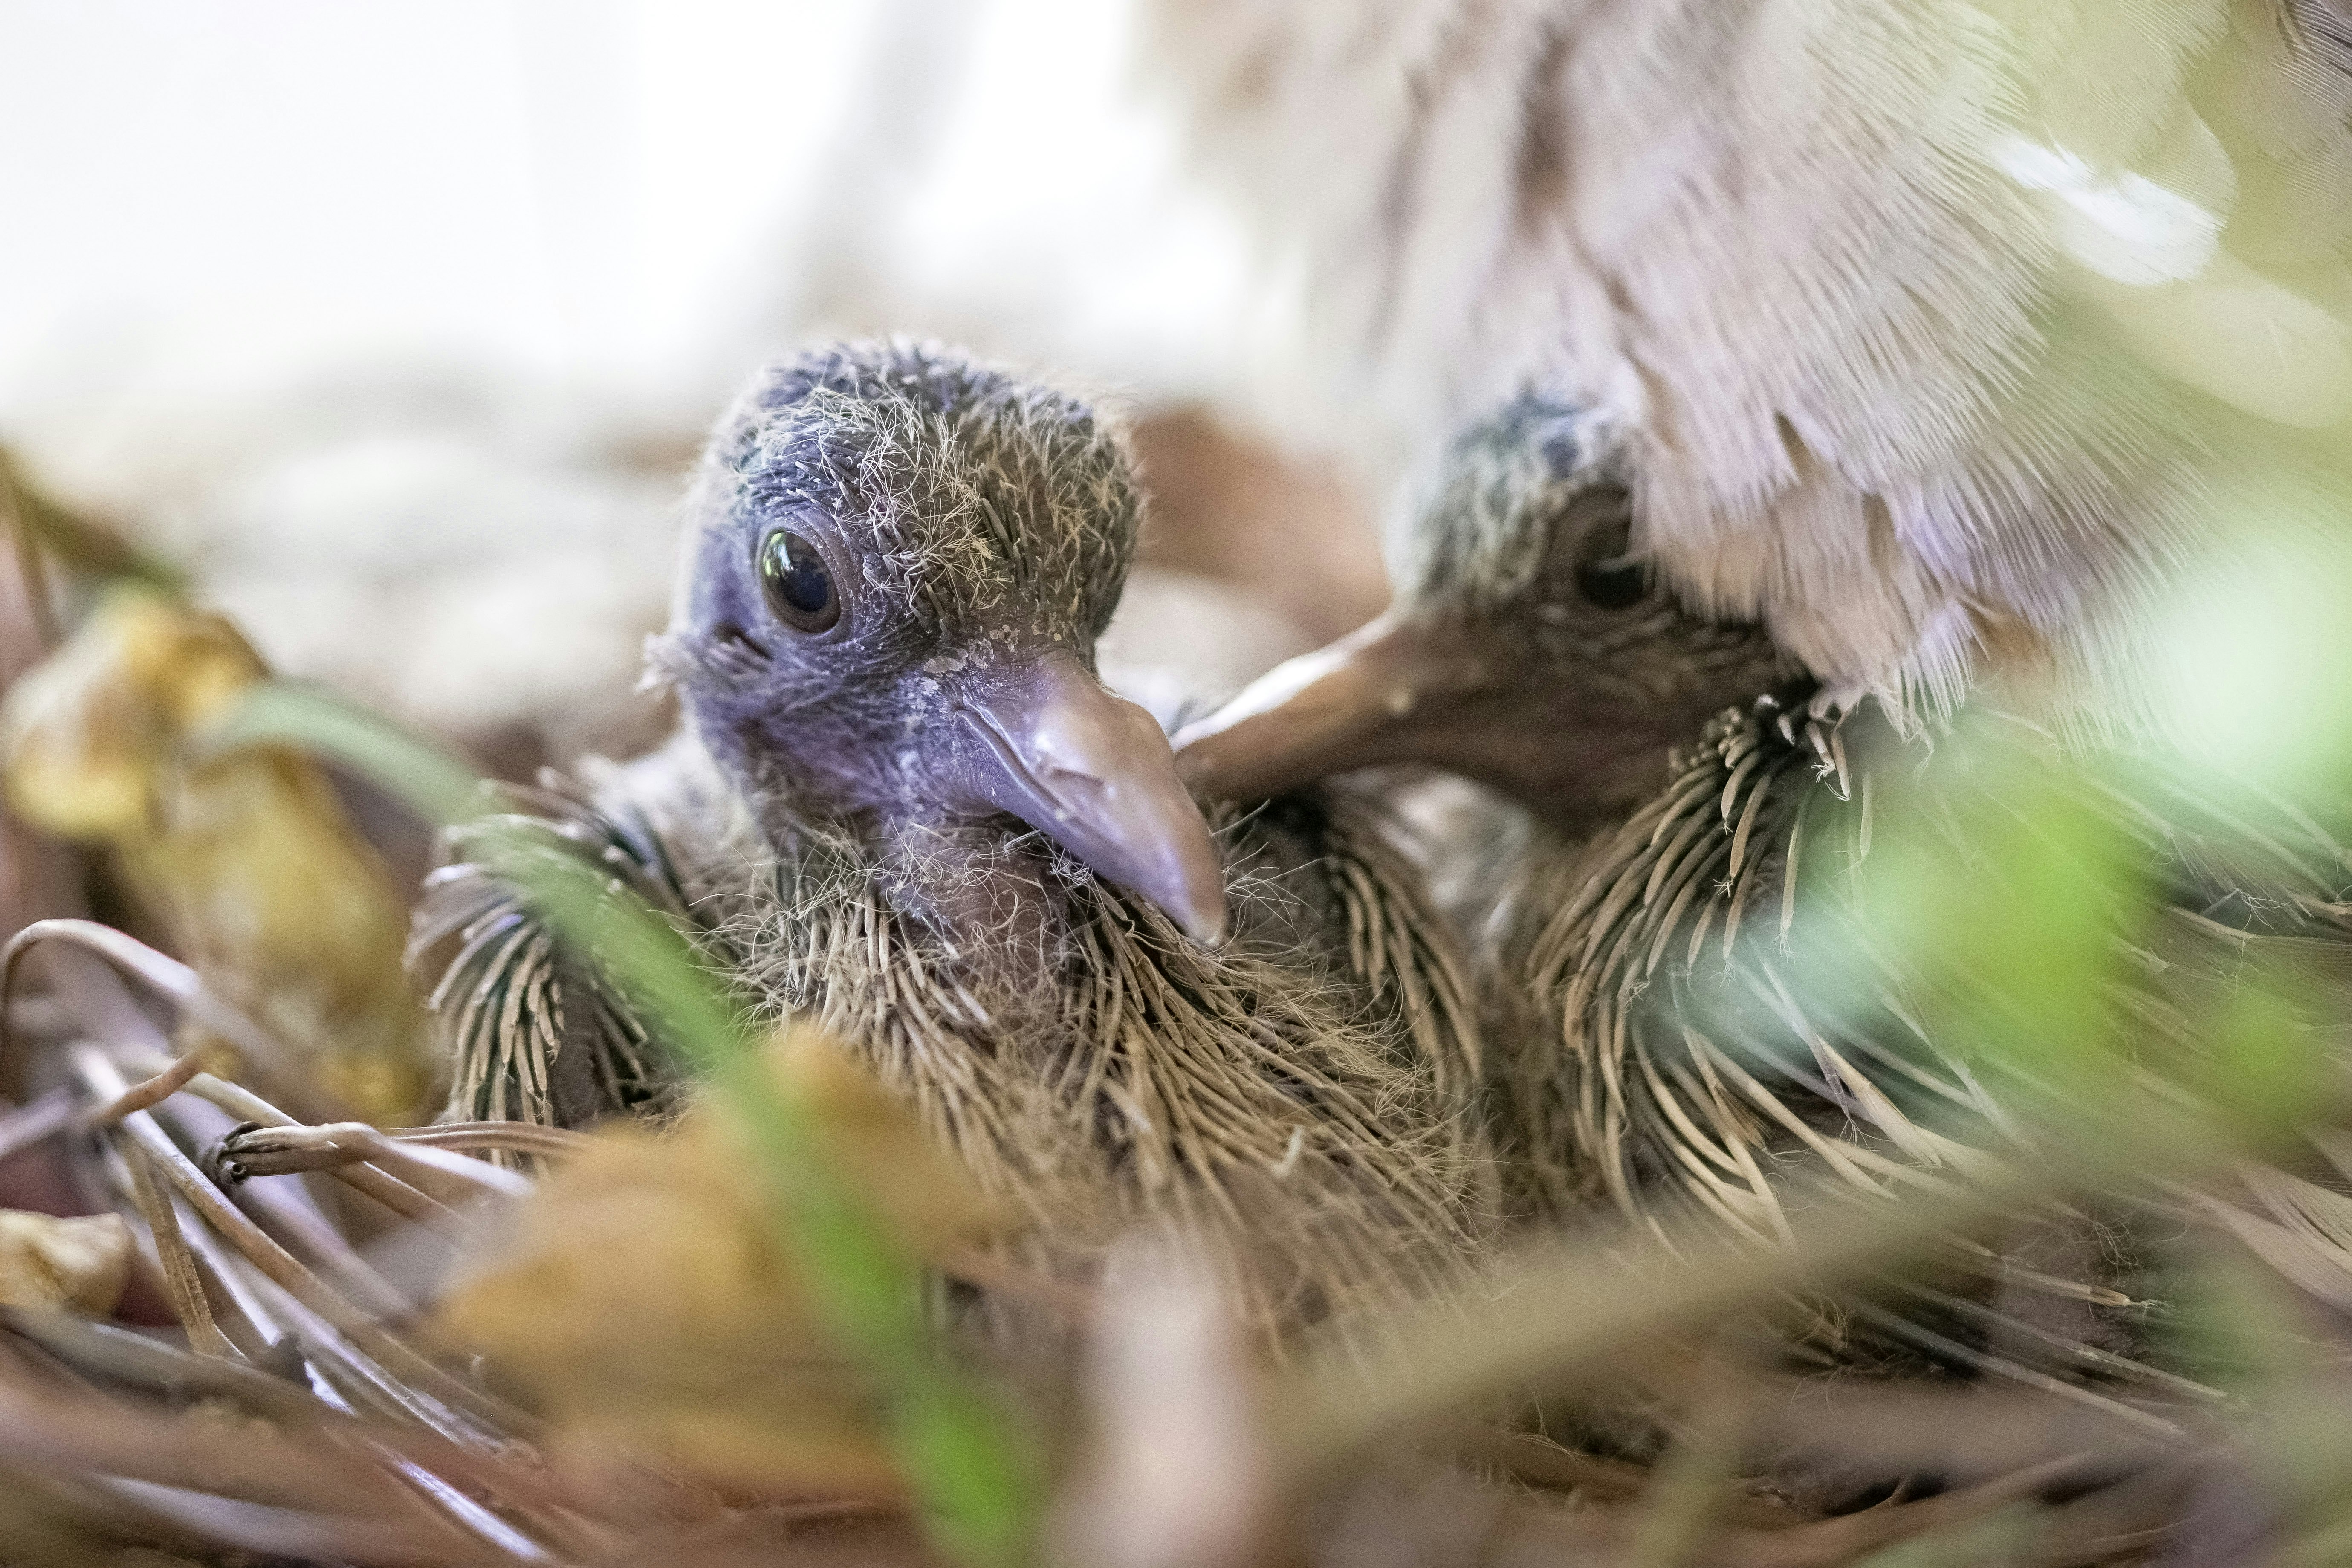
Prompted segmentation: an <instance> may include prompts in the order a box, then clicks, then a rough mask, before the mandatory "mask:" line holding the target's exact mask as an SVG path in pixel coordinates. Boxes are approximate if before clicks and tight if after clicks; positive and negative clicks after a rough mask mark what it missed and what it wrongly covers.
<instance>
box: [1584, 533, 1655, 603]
mask: <svg viewBox="0 0 2352 1568" xmlns="http://www.w3.org/2000/svg"><path fill="white" fill-rule="evenodd" d="M1632 547H1633V524H1632V523H1631V522H1629V521H1621V522H1616V523H1612V524H1609V525H1607V526H1605V527H1601V528H1597V529H1595V530H1593V531H1592V534H1591V537H1590V538H1589V539H1587V540H1586V542H1585V547H1584V560H1583V562H1582V563H1581V564H1580V565H1579V566H1578V567H1577V569H1576V591H1577V592H1578V593H1580V594H1581V595H1584V600H1585V603H1587V604H1589V605H1598V606H1599V607H1601V609H1604V610H1625V609H1631V608H1632V607H1633V606H1634V605H1638V604H1640V603H1641V602H1642V597H1643V595H1645V594H1647V593H1648V592H1649V591H1650V574H1649V570H1648V568H1646V567H1644V566H1643V564H1642V563H1640V562H1639V561H1633V560H1629V559H1627V558H1626V554H1625V552H1626V551H1627V550H1629V549H1631V548H1632Z"/></svg>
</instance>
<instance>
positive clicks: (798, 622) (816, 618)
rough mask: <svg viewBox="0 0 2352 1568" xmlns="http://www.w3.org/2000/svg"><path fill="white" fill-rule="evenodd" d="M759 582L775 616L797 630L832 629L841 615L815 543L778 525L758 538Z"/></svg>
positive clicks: (829, 576)
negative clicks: (764, 536) (769, 532)
mask: <svg viewBox="0 0 2352 1568" xmlns="http://www.w3.org/2000/svg"><path fill="white" fill-rule="evenodd" d="M760 584H761V587H763V588H765V589H766V590H767V594H768V607H769V608H770V609H772V610H773V611H775V612H776V618H777V619H778V620H780V621H782V622H783V623H784V625H786V626H790V627H792V628H793V630H794V631H800V632H822V631H829V630H831V629H832V627H833V626H834V624H835V622H837V621H839V620H840V619H841V595H840V594H839V593H838V592H836V591H835V588H834V585H833V573H832V571H831V570H830V569H828V568H827V567H826V565H825V563H824V556H822V555H819V554H818V553H817V552H816V546H815V545H814V544H811V543H810V542H808V541H807V540H805V539H803V538H802V537H801V536H800V535H799V534H797V533H793V532H792V531H789V530H786V529H782V528H780V529H777V530H776V531H774V532H772V533H771V534H769V535H768V536H767V537H766V538H765V539H763V540H761V542H760Z"/></svg>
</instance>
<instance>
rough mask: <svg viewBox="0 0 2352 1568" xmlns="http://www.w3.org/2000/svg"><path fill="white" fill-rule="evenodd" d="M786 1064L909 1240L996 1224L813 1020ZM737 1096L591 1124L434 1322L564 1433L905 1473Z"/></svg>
mask: <svg viewBox="0 0 2352 1568" xmlns="http://www.w3.org/2000/svg"><path fill="white" fill-rule="evenodd" d="M770 1050H771V1054H772V1060H773V1062H774V1064H775V1068H776V1070H777V1071H778V1072H779V1073H782V1074H787V1075H789V1076H790V1078H791V1079H792V1081H793V1088H794V1090H795V1092H796V1093H797V1094H798V1095H800V1096H801V1097H802V1098H803V1100H804V1102H805V1103H807V1104H809V1105H810V1106H811V1108H812V1109H813V1110H814V1112H815V1115H816V1118H817V1121H818V1122H819V1125H820V1132H819V1136H820V1138H821V1140H822V1141H823V1142H824V1152H825V1154H826V1156H827V1157H828V1159H829V1161H830V1162H831V1163H832V1165H833V1168H834V1169H835V1170H836V1171H838V1172H840V1173H842V1174H843V1175H844V1176H845V1178H846V1179H847V1181H848V1182H849V1184H851V1185H852V1186H853V1187H854V1188H855V1189H856V1191H857V1192H858V1193H859V1194H861V1195H862V1196H863V1197H864V1198H865V1199H866V1202H868V1203H869V1204H871V1205H873V1207H874V1209H875V1210H876V1212H877V1215H878V1216H879V1217H880V1218H881V1220H882V1221H883V1223H884V1224H885V1225H886V1226H887V1227H888V1228H889V1229H890V1230H891V1231H892V1232H893V1233H894V1234H895V1236H896V1237H898V1240H899V1241H900V1242H901V1243H902V1244H903V1245H905V1246H907V1247H909V1248H910V1249H913V1250H916V1251H919V1252H920V1251H926V1250H929V1249H932V1248H935V1247H942V1246H945V1245H948V1244H950V1243H952V1242H954V1241H956V1240H959V1239H970V1238H975V1237H980V1236H983V1235H985V1234H987V1233H989V1232H990V1231H991V1230H992V1229H995V1228H997V1225H998V1222H997V1219H996V1211H995V1209H994V1208H993V1206H992V1205H990V1204H988V1203H987V1202H986V1201H985V1200H983V1199H982V1197H981V1196H980V1195H979V1194H978V1193H977V1192H976V1191H975V1190H974V1188H973V1187H972V1185H971V1181H970V1178H969V1177H968V1176H967V1175H966V1174H965V1173H964V1172H963V1171H962V1170H961V1167H959V1166H958V1165H957V1164H956V1163H955V1162H954V1161H953V1160H952V1159H951V1158H950V1156H949V1155H948V1154H947V1153H946V1152H944V1151H943V1150H941V1149H940V1148H939V1147H938V1146H937V1145H936V1144H935V1143H934V1142H932V1141H931V1140H930V1139H929V1136H928V1135H927V1134H926V1133H925V1132H924V1131H922V1129H921V1128H920V1127H919V1125H918V1124H917V1123H916V1121H914V1119H913V1118H912V1117H910V1116H909V1115H908V1113H907V1112H906V1111H905V1110H903V1109H901V1108H900V1107H899V1106H898V1105H897V1104H896V1103H895V1102H894V1101H892V1100H890V1099H889V1097H888V1096H887V1094H886V1093H885V1092H884V1090H883V1089H881V1088H880V1086H879V1085H877V1084H876V1083H875V1082H874V1081H873V1080H872V1079H870V1078H868V1077H866V1075H865V1074H864V1073H862V1072H860V1071H859V1070H858V1069H857V1068H856V1067H855V1066H854V1065H852V1064H851V1063H850V1062H849V1061H848V1059H847V1058H845V1057H844V1056H843V1055H842V1053H841V1052H840V1050H839V1048H838V1047H835V1045H833V1044H832V1042H830V1041H829V1040H827V1039H826V1038H825V1037H824V1036H823V1035H821V1034H820V1033H818V1032H817V1031H816V1030H814V1029H810V1028H793V1029H788V1030H786V1031H785V1032H784V1033H783V1034H782V1036H780V1037H779V1038H778V1039H777V1040H776V1041H775V1042H774V1043H773V1044H772V1046H771V1047H770ZM760 1172H761V1162H760V1160H759V1159H758V1157H757V1156H756V1155H755V1154H754V1153H753V1152H751V1150H749V1149H748V1148H746V1147H745V1145H744V1143H743V1141H742V1138H741V1136H740V1133H739V1132H738V1131H737V1129H736V1127H735V1126H734V1124H733V1123H732V1122H731V1121H730V1118H729V1115H728V1113H727V1112H726V1110H725V1109H724V1108H723V1107H721V1106H719V1105H716V1104H710V1103H704V1104H699V1105H697V1106H695V1107H694V1108H692V1109H691V1110H688V1112H687V1114H686V1115H685V1116H683V1117H682V1118H680V1119H679V1121H677V1124H676V1125H675V1126H674V1127H672V1128H670V1129H667V1130H666V1131H655V1130H653V1129H649V1128H646V1127H643V1126H625V1127H614V1128H610V1129H607V1130H604V1131H598V1132H597V1133H595V1134H594V1136H593V1139H592V1141H591V1142H590V1143H589V1145H588V1146H587V1147H586V1148H585V1149H583V1150H582V1151H581V1152H578V1153H576V1154H573V1155H572V1156H570V1157H568V1158H567V1159H566V1160H565V1162H564V1163H562V1165H561V1166H560V1167H559V1168H558V1169H557V1170H556V1171H555V1172H554V1173H553V1174H552V1175H551V1176H550V1177H548V1178H547V1180H546V1181H545V1182H544V1183H543V1184H541V1188H540V1189H539V1191H538V1192H537V1193H535V1194H533V1195H532V1196H531V1197H530V1198H529V1199H528V1200H526V1201H525V1202H524V1203H523V1204H522V1205H520V1208H519V1209H518V1211H517V1213H516V1215H515V1216H514V1223H513V1226H512V1228H511V1231H510V1233H509V1234H508V1235H506V1236H505V1237H501V1238H500V1239H499V1241H498V1242H495V1243H493V1244H490V1245H489V1246H488V1247H485V1248H484V1249H483V1250H481V1251H479V1252H478V1253H477V1254H476V1255H475V1257H474V1258H473V1259H472V1261H471V1264H470V1267H469V1269H468V1271H467V1273H466V1275H465V1276H464V1277H463V1278H462V1279H461V1282H460V1283H459V1284H458V1285H457V1288H456V1289H454V1290H452V1292H451V1293H450V1294H449V1296H448V1297H447V1298H446V1300H444V1302H443V1304H442V1307H441V1310H440V1315H439V1328H440V1331H441V1332H442V1334H443V1335H444V1336H445V1337H446V1338H447V1339H448V1340H449V1341H451V1342H454V1343H455V1344H457V1345H458V1346H461V1347H463V1348H465V1349H466V1350H468V1351H472V1352H478V1353H481V1354H483V1355H485V1356H487V1357H488V1359H489V1362H490V1364H491V1365H492V1366H493V1367H494V1368H495V1369H496V1371H497V1372H498V1373H499V1374H500V1375H501V1376H502V1377H504V1378H505V1379H507V1380H509V1382H510V1383H512V1384H514V1385H515V1386H516V1388H517V1390H518V1391H519V1392H520V1393H521V1394H523V1395H524V1396H526V1397H527V1398H528V1399H529V1400H530V1402H531V1403H533V1404H534V1405H537V1406H538V1407H539V1408H540V1409H541V1410H542V1411H543V1412H544V1413H545V1414H546V1415H548V1416H549V1417H550V1418H551V1420H552V1422H553V1423H554V1425H555V1426H556V1428H557V1431H558V1434H559V1436H558V1439H557V1445H556V1446H557V1447H559V1448H560V1449H565V1450H569V1451H571V1452H572V1453H574V1454H581V1453H583V1451H584V1452H593V1451H594V1450H597V1449H599V1448H603V1447H617V1448H620V1449H623V1450H625V1451H628V1452H630V1453H633V1454H636V1455H640V1456H647V1457H651V1458H656V1459H658V1460H660V1461H662V1462H664V1463H667V1464H670V1465H675V1466H677V1467H679V1468H684V1469H686V1470H688V1471H689V1472H691V1473H693V1474H694V1475H696V1476H697V1477H698V1478H700V1479H705V1480H708V1481H710V1482H712V1483H715V1484H719V1485H722V1486H728V1487H733V1488H744V1489H753V1490H757V1491H761V1492H765V1493H773V1492H780V1491H781V1492H793V1493H798V1492H811V1491H836V1490H843V1489H848V1490H855V1491H873V1490H877V1489H880V1490H887V1491H894V1492H895V1491H896V1490H897V1489H898V1479H897V1472H896V1470H895V1469H894V1468H893V1467H892V1465H891V1463H890V1460H889V1458H888V1455H887V1449H886V1445H885V1443H884V1441H883V1437H882V1434H881V1430H880V1427H879V1425H878V1415H879V1413H878V1411H877V1407H876V1405H875V1404H874V1400H873V1396H872V1389H871V1386H870V1385H869V1384H868V1383H867V1382H866V1379H865V1378H864V1377H862V1376H861V1375H860V1374H859V1373H857V1371H856V1369H855V1368H854V1367H852V1366H851V1365H849V1364H848V1363H846V1362H845V1361H844V1360H843V1359H842V1358H841V1357H840V1356H839V1355H838V1354H836V1353H835V1350H834V1348H833V1346H832V1345H831V1344H830V1343H829V1342H828V1341H827V1338H826V1336H825V1334H824V1331H823V1330H822V1329H821V1328H820V1326H819V1324H818V1323H817V1321H815V1319H814V1316H813V1315H812V1312H811V1310H810V1308H809V1305H808V1303H807V1301H806V1300H805V1298H804V1295H803V1290H802V1288H801V1284H800V1281H799V1279H797V1278H796V1276H795V1271H794V1268H793V1264H792V1261H791V1260H790V1258H788V1257H787V1256H786V1254H785V1249H784V1247H783V1246H782V1242H781V1240H780V1237H779V1231H778V1226H777V1222H776V1215H775V1214H774V1210H773V1208H772V1205H771V1203H770V1201H769V1195H768V1194H767V1192H766V1191H765V1190H764V1188H763V1186H762V1184H761V1177H760Z"/></svg>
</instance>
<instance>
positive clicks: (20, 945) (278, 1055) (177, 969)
mask: <svg viewBox="0 0 2352 1568" xmlns="http://www.w3.org/2000/svg"><path fill="white" fill-rule="evenodd" d="M52 939H54V940H58V941H61V942H64V943H65V944H66V946H67V948H68V950H69V951H74V952H92V953H96V954H98V955H100V957H102V958H104V959H106V960H107V961H108V962H109V963H111V964H113V965H114V966H115V967H116V968H119V969H121V970H124V971H126V972H128V973H131V974H134V975H136V976H137V977H138V978H139V979H140V980H141V981H142V982H144V983H145V984H147V985H149V986H150V987H152V988H153V989H154V990H155V991H156V992H157V993H159V994H162V995H163V996H164V997H165V998H166V999H168V1000H169V1001H171V1002H172V1003H173V1005H175V1006H177V1007H179V1008H180V1009H182V1010H183V1011H184V1013H186V1014H187V1015H188V1016H190V1017H193V1018H194V1019H195V1021H196V1022H198V1023H199V1024H202V1025H204V1026H205V1027H207V1028H209V1029H211V1030H212V1031H213V1032H214V1033H215V1034H217V1035H220V1036H222V1037H224V1038H226V1039H228V1040H229V1041H230V1042H231V1043H232V1044H235V1045H236V1046H238V1047H239V1048H241V1049H243V1050H245V1051H246V1052H247V1054H248V1055H249V1056H252V1057H254V1058H256V1059H257V1060H260V1061H264V1062H269V1061H273V1060H274V1061H278V1062H279V1063H280V1065H281V1066H282V1065H284V1063H283V1058H286V1056H287V1054H288V1053H287V1052H286V1049H285V1047H283V1046H281V1045H279V1044H278V1041H277V1040H276V1039H275V1038H273V1037H270V1036H269V1035H268V1034H267V1033H266V1032H265V1031H263V1030H262V1029H260V1028H259V1027H258V1026H256V1025H255V1024H254V1023H253V1022H252V1021H251V1020H250V1019H247V1017H246V1016H244V1015H243V1014H241V1013H238V1012H237V1011H236V1009H234V1008H231V1007H228V1006H226V1005H224V1004H222V1003H221V1002H219V1001H218V1000H217V999H216V998H215V997H214V996H213V994H211V993H210V992H209V991H208V990H206V989H205V984H204V983H203V981H202V980H201V979H199V978H198V977H197V975H196V973H195V971H194V970H193V969H190V968H189V967H188V966H187V965H186V964H184V963H180V962H179V961H178V960H177V959H173V958H167V957H165V956H164V955H163V953H160V952H156V951H155V950H154V949H153V948H152V947H149V946H148V945H147V944H146V943H144V942H139V941H137V940H136V939H134V938H132V937H129V936H126V935H124V934H123V933H122V932H121V931H116V930H114V929H113V928H111V927H110V926H102V925H99V924H97V923H96V922H94V921H35V922H34V923H33V924H31V925H29V926H26V928H25V929H24V930H23V931H18V932H17V933H16V935H15V936H13V937H11V938H10V939H9V940H8V942H7V945H6V946H5V948H0V1056H5V1053H6V1049H7V1047H8V1043H9V1040H10V1037H11V1034H10V1028H9V990H10V986H11V985H12V984H13V983H14V981H15V978H16V965H17V964H18V963H21V962H22V961H23V958H24V955H25V953H26V952H27V951H29V950H30V949H31V947H32V946H33V945H34V944H35V943H36V942H43V941H48V940H52ZM87 967H89V969H90V970H92V972H93V974H92V978H93V980H96V979H98V978H99V977H103V980H104V982H106V983H110V984H115V985H117V986H119V985H120V984H121V982H120V980H119V978H117V977H116V976H115V975H114V974H113V973H111V972H110V971H109V970H108V969H107V968H105V967H104V966H103V965H87ZM123 1005H124V1006H125V1007H126V1008H127V1007H128V1005H129V1004H128V999H127V998H125V999H124V1002H123ZM82 1022H83V1024H84V1025H85V1026H87V1027H89V1028H90V1029H91V1030H92V1031H93V1032H94V1033H96V1034H98V1035H100V1036H105V1035H107V1034H108V1033H109V1032H110V1031H108V1030H107V1029H106V1028H105V1027H104V1022H105V1021H104V1020H103V1019H93V1018H85V1019H83V1020H82ZM141 1055H142V1056H149V1057H152V1058H153V1060H154V1063H155V1064H156V1065H154V1066H152V1067H150V1068H148V1069H147V1070H148V1071H149V1072H150V1074H151V1075H156V1074H166V1073H169V1072H171V1071H173V1068H174V1066H175V1064H174V1062H173V1058H170V1057H168V1056H166V1055H164V1054H163V1052H160V1051H154V1052H142V1053H141ZM182 1059H184V1058H182ZM290 1081H293V1080H290V1079H289V1082H290ZM186 1087H187V1088H188V1089H191V1090H193V1091H194V1092H196V1093H197V1094H199V1095H200V1096H201V1097H202V1098H204V1099H206V1100H212V1101H213V1102H214V1103H215V1104H216V1105H219V1106H220V1107H221V1109H223V1110H226V1111H228V1112H229V1113H230V1114H232V1115H236V1116H242V1117H244V1118H245V1119H246V1120H247V1121H263V1122H268V1123H270V1124H272V1125H281V1126H292V1125H295V1119H294V1118H293V1117H291V1116H289V1115H288V1114H287V1113H286V1112H284V1111H282V1110H278V1108H277V1107H276V1106H274V1105H271V1104H269V1102H268V1101H267V1100H262V1099H261V1098H260V1097H258V1096H257V1095H253V1094H250V1093H248V1092H247V1091H246V1090H243V1089H236V1088H235V1087H234V1086H232V1085H229V1084H226V1083H224V1082H222V1081H221V1080H220V1079H216V1078H214V1077H213V1076H212V1075H211V1074H209V1073H204V1072H197V1073H194V1075H193V1076H192V1077H191V1078H190V1079H188V1080H187V1084H186ZM343 1180H344V1181H345V1182H346V1183H347V1184H350V1185H351V1186H352V1187H354V1188H356V1189H357V1190H358V1191H360V1192H362V1193H365V1194H367V1195H368V1196H370V1197H372V1198H373V1199H375V1200H376V1201H377V1202H378V1203H380V1204H383V1205H384V1206H385V1207H386V1208H389V1209H391V1210H392V1211H393V1212H394V1214H397V1215H400V1216H401V1217H402V1218H404V1219H412V1220H416V1221H418V1222H420V1223H424V1224H440V1223H445V1222H446V1221H447V1220H450V1219H454V1218H455V1217H456V1216H454V1215H448V1214H446V1211H438V1209H437V1205H434V1204H433V1203H432V1201H431V1200H430V1199H428V1198H426V1197H425V1194H422V1193H419V1192H417V1191H416V1190H415V1188H413V1187H410V1186H409V1185H408V1184H406V1183H404V1182H400V1181H396V1180H394V1178H393V1177H390V1176H387V1175H384V1174H383V1173H380V1172H373V1171H366V1170H356V1169H355V1170H354V1171H352V1173H350V1174H349V1175H347V1176H345V1177H344V1178H343Z"/></svg>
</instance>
